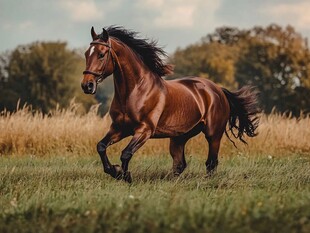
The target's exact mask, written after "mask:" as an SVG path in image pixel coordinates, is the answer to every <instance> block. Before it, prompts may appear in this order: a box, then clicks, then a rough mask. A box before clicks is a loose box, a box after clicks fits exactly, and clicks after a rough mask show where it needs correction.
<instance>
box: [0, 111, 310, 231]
mask: <svg viewBox="0 0 310 233" xmlns="http://www.w3.org/2000/svg"><path fill="white" fill-rule="evenodd" d="M75 108H76V107H75V106H74V105H73V106H72V108H71V109H69V110H64V111H61V110H57V111H55V112H54V113H52V114H51V115H50V116H49V117H46V116H43V115H42V114H40V113H36V114H33V113H31V112H30V111H29V109H27V108H24V109H23V110H20V111H18V112H16V113H14V114H9V113H5V112H4V113H2V115H1V117H0V154H1V156H0V232H176V233H179V232H225V233H227V232H281V233H284V232H305V233H306V232H310V143H309V140H310V130H309V128H310V119H309V117H302V118H299V119H296V118H290V117H284V116H280V115H276V114H273V115H270V116H265V115H262V119H261V125H260V127H259V132H260V134H259V136H257V137H256V138H254V139H251V140H248V142H249V145H248V146H243V145H241V144H237V146H238V149H236V148H234V147H233V146H232V145H231V143H229V141H228V140H227V139H226V138H224V139H223V143H222V147H221V151H220V164H219V167H218V170H217V172H216V173H215V174H214V175H213V176H212V177H205V165H204V163H205V160H206V154H207V145H206V142H205V140H204V138H203V137H196V138H195V139H193V140H191V141H190V142H189V143H188V145H187V147H186V154H187V156H186V158H187V162H188V168H187V169H186V170H185V172H184V173H183V174H182V175H181V176H180V177H173V176H172V174H171V173H170V172H171V167H172V160H171V158H170V156H169V154H168V141H167V140H151V141H150V142H148V143H147V145H145V146H144V147H143V148H142V149H141V150H139V152H138V153H137V154H136V155H135V156H134V158H133V159H132V161H131V163H130V170H131V172H132V175H133V179H134V181H133V183H132V184H127V183H124V182H122V181H116V180H114V179H112V178H111V177H109V176H108V175H106V174H104V173H103V170H102V165H101V163H100V160H99V157H98V156H97V155H96V151H95V148H96V143H97V141H98V140H100V138H101V137H102V136H103V135H104V133H105V131H106V129H107V127H108V124H109V119H107V118H105V119H102V118H100V117H98V116H96V114H95V110H94V111H93V112H90V113H89V114H87V115H79V114H76V109H75ZM127 142H128V140H124V141H122V142H121V143H120V144H115V145H113V146H112V147H111V148H109V149H108V154H109V155H110V158H111V160H112V162H113V163H119V154H120V153H119V152H120V150H121V149H122V148H123V147H124V146H125V145H126V143H127Z"/></svg>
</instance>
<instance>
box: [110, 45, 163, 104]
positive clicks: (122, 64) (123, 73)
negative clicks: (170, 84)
mask: <svg viewBox="0 0 310 233" xmlns="http://www.w3.org/2000/svg"><path fill="white" fill-rule="evenodd" d="M113 42H114V43H112V47H113V50H114V52H113V53H114V56H115V63H116V66H117V68H116V69H115V71H114V89H115V96H114V98H117V99H118V100H119V101H120V102H121V103H122V105H123V104H124V105H126V101H127V100H128V98H129V97H130V94H131V92H132V91H133V90H134V89H135V88H136V87H138V86H139V90H140V91H141V94H143V93H146V91H147V89H150V88H153V87H154V85H162V81H163V80H162V79H161V78H159V77H156V75H155V74H153V73H152V72H151V71H150V70H149V69H148V68H147V67H146V65H145V64H144V63H143V61H142V60H141V59H140V58H139V57H138V56H137V55H136V54H135V53H134V52H133V51H132V50H131V49H130V48H129V47H128V46H127V45H125V44H123V43H122V42H119V41H113ZM143 84H147V85H143Z"/></svg>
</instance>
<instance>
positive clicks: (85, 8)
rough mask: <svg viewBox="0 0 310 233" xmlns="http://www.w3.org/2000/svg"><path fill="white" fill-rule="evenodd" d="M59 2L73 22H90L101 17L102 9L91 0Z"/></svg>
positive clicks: (64, 0) (63, 0) (65, 0)
mask: <svg viewBox="0 0 310 233" xmlns="http://www.w3.org/2000/svg"><path fill="white" fill-rule="evenodd" d="M59 4H60V7H62V8H63V9H64V10H66V12H67V13H68V14H69V16H70V18H71V19H72V20H73V21H74V22H90V21H94V20H99V19H102V18H103V12H102V10H100V7H99V6H96V3H95V2H94V1H93V0H91V1H87V0H78V1H76V0H62V1H60V2H59Z"/></svg>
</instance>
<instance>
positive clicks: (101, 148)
mask: <svg viewBox="0 0 310 233" xmlns="http://www.w3.org/2000/svg"><path fill="white" fill-rule="evenodd" d="M106 149H107V145H106V144H104V143H103V142H101V141H100V142H98V144H97V151H98V153H99V154H101V153H103V152H105V151H106Z"/></svg>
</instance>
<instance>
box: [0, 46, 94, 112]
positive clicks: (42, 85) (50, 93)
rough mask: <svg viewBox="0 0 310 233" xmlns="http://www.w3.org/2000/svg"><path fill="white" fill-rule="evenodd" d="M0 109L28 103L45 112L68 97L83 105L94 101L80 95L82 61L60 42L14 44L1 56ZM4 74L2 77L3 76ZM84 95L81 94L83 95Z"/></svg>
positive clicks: (13, 108)
mask: <svg viewBox="0 0 310 233" xmlns="http://www.w3.org/2000/svg"><path fill="white" fill-rule="evenodd" d="M2 64H4V65H2V72H1V74H2V75H1V76H2V82H1V89H2V91H1V93H0V98H1V104H0V109H3V108H6V109H8V110H15V109H16V103H17V101H18V100H19V99H20V101H21V104H23V103H26V102H27V103H28V104H31V105H32V106H33V108H35V109H41V110H42V111H43V112H45V113H47V112H48V111H50V110H51V109H54V108H55V107H56V106H57V105H58V104H59V105H60V107H66V106H68V104H69V102H70V101H71V99H72V98H74V97H76V98H77V100H78V101H80V102H83V103H84V104H85V106H86V107H88V106H90V105H92V104H94V103H95V101H94V99H93V98H88V99H87V98H85V97H84V96H82V94H83V93H82V91H81V88H80V78H79V77H81V76H82V75H81V72H82V69H83V68H82V67H83V66H84V60H83V58H82V57H80V56H79V55H78V54H77V53H76V52H74V51H72V50H69V49H68V48H67V45H66V43H62V42H36V43H32V44H29V45H25V46H18V47H17V48H16V49H15V50H14V51H12V53H10V54H9V55H6V56H5V57H4V56H2ZM5 76H6V78H4V77H5ZM83 95H84V94H83Z"/></svg>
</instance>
